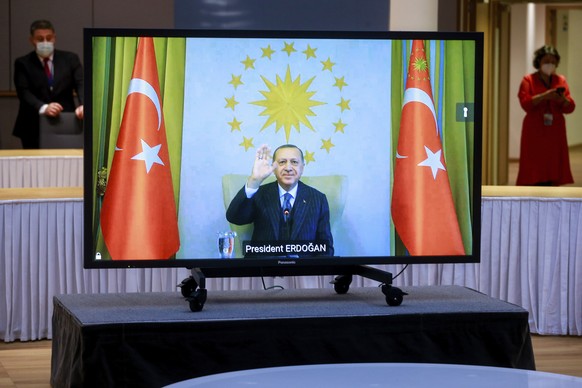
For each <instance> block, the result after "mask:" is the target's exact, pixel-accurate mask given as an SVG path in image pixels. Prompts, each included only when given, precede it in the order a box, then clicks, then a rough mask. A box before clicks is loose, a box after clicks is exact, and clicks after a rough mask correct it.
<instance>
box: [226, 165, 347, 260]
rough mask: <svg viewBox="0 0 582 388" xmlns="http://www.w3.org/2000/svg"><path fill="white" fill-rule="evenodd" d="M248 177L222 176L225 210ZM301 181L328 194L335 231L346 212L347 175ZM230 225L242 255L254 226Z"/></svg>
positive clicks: (238, 253)
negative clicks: (244, 244) (243, 243)
mask: <svg viewBox="0 0 582 388" xmlns="http://www.w3.org/2000/svg"><path fill="white" fill-rule="evenodd" d="M247 178H248V175H245V174H227V175H224V176H223V177H222V195H223V200H224V209H225V211H226V209H228V205H229V204H230V201H232V199H233V198H234V196H235V195H236V193H238V191H239V190H240V189H241V188H242V187H243V186H244V185H245V183H246V181H247ZM274 180H275V177H274V176H270V177H269V178H267V179H266V180H265V182H263V184H265V183H269V182H273V181H274ZM301 181H302V182H303V183H305V184H307V185H309V186H311V187H313V188H315V189H317V190H319V191H321V192H322V193H324V194H325V195H326V197H327V201H328V203H329V217H330V225H331V230H332V233H333V231H334V228H335V226H336V224H337V223H338V222H339V221H340V220H341V217H342V214H343V212H344V207H345V203H346V195H347V185H348V178H347V176H345V175H327V176H302V177H301ZM230 227H231V230H233V231H235V232H236V233H237V239H236V240H237V243H236V248H235V257H242V256H243V255H242V253H241V252H242V241H245V240H250V238H251V236H252V234H253V226H252V225H234V224H230Z"/></svg>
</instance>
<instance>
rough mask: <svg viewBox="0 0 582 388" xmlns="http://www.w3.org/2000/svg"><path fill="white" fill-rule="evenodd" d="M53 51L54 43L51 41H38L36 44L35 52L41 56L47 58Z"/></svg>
mask: <svg viewBox="0 0 582 388" xmlns="http://www.w3.org/2000/svg"><path fill="white" fill-rule="evenodd" d="M53 51H55V44H54V43H53V42H38V43H37V44H36V53H37V54H38V56H39V57H41V58H48V57H50V56H51V54H52V53H53Z"/></svg>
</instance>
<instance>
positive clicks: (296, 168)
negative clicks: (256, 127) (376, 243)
mask: <svg viewBox="0 0 582 388" xmlns="http://www.w3.org/2000/svg"><path fill="white" fill-rule="evenodd" d="M304 166H305V160H304V158H303V152H302V151H301V149H299V148H298V147H297V146H294V145H291V144H286V145H282V146H280V147H279V148H277V149H276V150H275V152H274V153H273V156H272V158H271V150H270V148H269V147H268V146H266V145H263V146H261V147H259V148H258V150H257V153H256V157H255V161H254V164H253V170H252V173H251V176H250V177H249V179H248V180H247V183H246V184H245V186H244V187H243V188H242V189H241V190H240V191H239V192H238V193H237V194H236V196H235V197H234V198H233V200H232V201H231V203H230V205H229V207H228V209H227V211H226V219H227V220H228V221H229V222H231V223H233V224H236V225H244V224H250V223H253V224H254V229H253V235H252V241H277V240H283V241H312V242H315V241H318V242H326V243H327V244H328V247H329V252H328V253H329V255H333V252H334V251H333V237H332V235H331V227H330V223H329V205H328V202H327V197H326V196H325V194H323V193H321V192H320V191H318V190H316V189H314V188H313V187H310V186H308V185H306V184H304V183H303V182H301V181H300V180H299V179H300V178H301V175H302V174H303V168H304ZM272 173H274V174H275V177H276V178H277V181H276V182H272V183H268V184H265V185H261V184H262V182H263V181H264V180H265V179H266V178H267V177H268V176H270V175H271V174H272ZM287 197H288V198H289V200H288V201H287V200H286V198H287Z"/></svg>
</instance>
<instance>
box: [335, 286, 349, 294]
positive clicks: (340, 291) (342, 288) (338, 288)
mask: <svg viewBox="0 0 582 388" xmlns="http://www.w3.org/2000/svg"><path fill="white" fill-rule="evenodd" d="M333 289H334V290H335V292H336V293H338V294H340V295H343V294H346V293H347V292H348V290H349V289H350V285H349V284H345V283H334V284H333Z"/></svg>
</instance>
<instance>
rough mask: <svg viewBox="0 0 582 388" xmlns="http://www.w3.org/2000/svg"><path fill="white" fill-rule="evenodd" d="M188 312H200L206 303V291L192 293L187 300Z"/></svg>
mask: <svg viewBox="0 0 582 388" xmlns="http://www.w3.org/2000/svg"><path fill="white" fill-rule="evenodd" d="M187 300H188V303H189V304H190V310H191V311H193V312H198V311H202V309H203V308H204V303H206V289H200V290H196V291H194V292H193V293H192V294H191V295H190V296H189V297H188V298H187Z"/></svg>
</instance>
